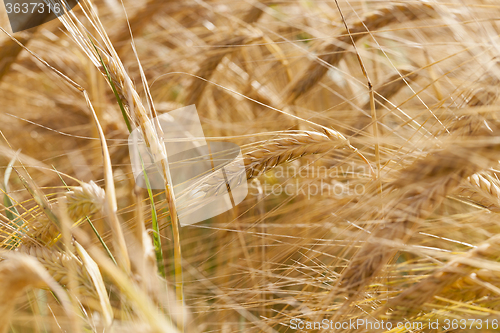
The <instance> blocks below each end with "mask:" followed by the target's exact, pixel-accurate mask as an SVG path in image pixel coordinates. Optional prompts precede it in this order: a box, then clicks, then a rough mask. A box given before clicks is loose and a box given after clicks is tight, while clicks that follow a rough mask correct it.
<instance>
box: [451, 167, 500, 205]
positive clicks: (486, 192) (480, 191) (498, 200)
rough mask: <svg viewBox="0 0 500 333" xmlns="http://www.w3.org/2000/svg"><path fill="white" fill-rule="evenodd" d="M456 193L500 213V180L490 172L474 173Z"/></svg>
mask: <svg viewBox="0 0 500 333" xmlns="http://www.w3.org/2000/svg"><path fill="white" fill-rule="evenodd" d="M456 195H457V196H459V197H462V198H466V199H468V200H470V201H473V202H475V203H477V204H479V205H481V206H483V207H485V208H487V209H489V210H490V211H492V212H495V213H500V181H499V180H498V179H497V178H496V177H494V176H493V175H491V174H490V173H489V172H480V173H476V174H473V175H472V176H470V177H469V178H467V181H466V182H463V183H462V185H461V186H460V188H459V189H458V190H457V192H456Z"/></svg>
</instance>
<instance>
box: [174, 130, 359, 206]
mask: <svg viewBox="0 0 500 333" xmlns="http://www.w3.org/2000/svg"><path fill="white" fill-rule="evenodd" d="M337 148H352V147H351V146H350V144H349V141H348V140H347V139H346V138H345V137H344V136H343V135H342V134H341V133H339V132H337V131H335V130H330V129H328V130H327V129H325V130H324V132H323V133H321V132H315V131H290V132H285V131H283V132H279V133H277V135H276V137H273V138H272V139H270V140H266V141H262V142H257V143H255V144H253V145H252V148H251V150H250V151H248V152H245V153H244V154H243V162H244V164H245V168H244V169H241V167H240V163H241V160H236V161H235V162H232V163H230V164H228V165H226V166H224V171H225V174H226V177H227V178H221V177H220V174H219V173H212V174H211V175H208V176H206V177H204V178H203V179H201V180H200V182H198V183H197V184H196V186H197V187H198V188H197V191H198V192H200V193H203V196H204V197H209V196H212V195H217V194H218V193H220V192H221V191H225V190H226V189H227V188H226V186H227V185H229V186H230V187H231V188H235V187H236V186H238V185H239V184H240V183H242V182H246V181H247V180H250V179H252V178H255V177H258V176H259V175H261V174H263V173H265V172H266V171H269V170H271V169H272V168H275V167H276V166H278V165H281V164H283V163H286V162H290V161H293V160H295V159H298V158H300V157H302V156H305V155H312V154H326V153H328V152H329V151H331V150H333V149H337ZM187 192H189V189H188V190H186V191H184V192H183V193H181V194H180V196H179V199H180V198H181V196H182V194H184V193H187ZM183 208H184V207H183Z"/></svg>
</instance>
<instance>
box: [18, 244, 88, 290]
mask: <svg viewBox="0 0 500 333" xmlns="http://www.w3.org/2000/svg"><path fill="white" fill-rule="evenodd" d="M18 251H19V252H21V253H25V254H28V255H30V256H31V257H33V258H35V259H37V260H38V262H40V263H41V264H42V265H43V267H44V268H45V269H46V270H47V271H48V272H49V274H50V276H52V278H53V279H54V280H55V281H57V283H59V284H60V285H62V286H66V285H67V284H68V278H67V277H68V274H67V271H68V268H69V265H70V263H69V262H70V261H71V262H72V265H74V267H76V272H77V281H78V285H79V289H78V292H79V293H80V294H81V295H84V296H88V297H91V298H97V294H96V292H95V288H94V286H93V285H92V282H91V280H90V277H89V275H88V274H87V272H86V271H85V269H84V267H83V264H82V262H81V261H80V260H79V259H78V258H76V257H74V256H69V255H67V254H65V253H63V252H59V251H56V250H50V249H48V248H46V247H43V246H37V245H34V246H26V245H22V246H20V247H19V249H18Z"/></svg>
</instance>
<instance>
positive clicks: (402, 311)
mask: <svg viewBox="0 0 500 333" xmlns="http://www.w3.org/2000/svg"><path fill="white" fill-rule="evenodd" d="M499 249H500V235H495V236H493V237H491V238H490V239H488V240H487V241H486V242H484V243H482V244H481V245H479V246H477V247H475V248H473V249H471V250H470V251H468V252H466V253H465V254H463V255H461V256H459V257H458V258H455V259H453V260H451V261H450V262H449V263H447V264H446V265H445V266H444V267H442V268H440V269H438V270H437V271H435V272H434V273H432V274H431V275H430V276H429V277H427V278H425V279H423V280H422V281H420V282H418V283H417V284H415V285H413V286H412V287H410V288H409V289H407V290H405V291H404V292H403V293H402V294H400V295H399V296H397V297H395V298H393V299H391V300H390V301H389V302H388V303H387V304H386V305H385V306H384V307H383V309H381V310H380V311H379V312H382V311H384V310H386V309H389V308H391V309H393V310H395V311H396V312H395V313H394V314H397V315H403V316H407V315H409V314H413V313H415V312H417V311H418V309H419V307H420V306H422V305H423V304H424V303H425V302H427V301H428V300H429V299H431V298H432V297H433V296H434V295H436V294H438V293H440V292H441V291H442V290H443V289H444V288H446V287H448V286H452V285H453V284H455V283H457V281H458V280H459V279H463V278H467V277H469V276H471V275H472V274H475V275H472V278H476V279H477V278H478V277H479V278H480V280H485V281H491V280H493V279H492V276H491V274H488V273H487V272H489V270H488V271H486V270H479V269H478V268H479V267H480V266H479V267H478V266H477V265H480V263H481V262H482V261H483V262H484V261H485V260H492V259H494V260H496V259H497V258H498V257H499V256H500V250H499ZM497 275H498V274H496V275H495V276H497Z"/></svg>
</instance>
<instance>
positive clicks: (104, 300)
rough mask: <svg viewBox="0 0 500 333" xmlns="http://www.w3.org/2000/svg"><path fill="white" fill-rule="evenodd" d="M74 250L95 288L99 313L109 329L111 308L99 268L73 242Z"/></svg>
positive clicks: (83, 250)
mask: <svg viewBox="0 0 500 333" xmlns="http://www.w3.org/2000/svg"><path fill="white" fill-rule="evenodd" d="M75 248H76V251H77V253H78V255H79V256H80V258H82V264H83V266H84V267H85V270H86V271H87V273H88V275H89V276H90V278H91V279H92V282H93V284H94V286H95V288H96V292H97V295H98V297H99V302H100V304H101V311H102V314H103V317H104V323H105V324H106V326H108V327H109V326H111V324H112V321H113V309H112V308H111V304H110V303H109V297H108V295H107V291H106V286H105V285H104V281H103V279H102V276H101V272H100V271H99V267H98V266H97V264H96V263H95V261H94V260H93V259H92V258H91V257H90V255H89V254H88V253H87V251H85V249H84V248H83V247H82V246H81V245H80V244H78V243H77V242H75Z"/></svg>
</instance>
